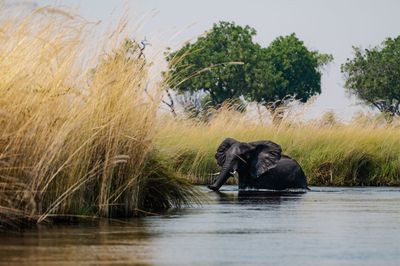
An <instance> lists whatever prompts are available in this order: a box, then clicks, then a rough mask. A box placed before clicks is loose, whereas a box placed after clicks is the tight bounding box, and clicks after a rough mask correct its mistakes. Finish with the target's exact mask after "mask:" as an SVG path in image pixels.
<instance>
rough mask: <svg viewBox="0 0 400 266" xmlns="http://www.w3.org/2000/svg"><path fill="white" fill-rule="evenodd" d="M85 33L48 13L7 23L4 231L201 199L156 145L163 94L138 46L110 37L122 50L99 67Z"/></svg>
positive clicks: (74, 21) (1, 79) (0, 88)
mask: <svg viewBox="0 0 400 266" xmlns="http://www.w3.org/2000/svg"><path fill="white" fill-rule="evenodd" d="M122 26H123V25H122ZM89 28H90V27H89ZM121 28H123V27H121ZM88 30H90V29H88V25H87V23H85V22H84V21H82V20H81V19H79V18H76V17H74V16H73V15H70V14H68V13H66V12H65V11H62V10H55V9H46V8H44V9H39V10H36V11H35V12H34V13H32V14H30V15H28V16H26V17H23V18H20V17H17V18H10V19H4V17H3V19H2V20H1V22H0V95H1V96H0V225H1V226H2V227H6V226H16V227H18V226H19V225H21V223H24V222H27V221H31V222H41V221H44V220H48V218H49V217H54V216H63V217H75V216H82V217H83V216H95V217H98V216H101V217H116V216H131V215H135V214H139V213H141V212H143V211H148V210H154V209H163V208H168V207H171V206H180V205H182V204H188V203H191V202H196V200H198V198H197V196H198V194H197V192H196V191H195V190H194V189H193V188H192V187H191V186H190V184H189V183H188V182H187V181H185V180H184V179H182V178H180V177H179V176H178V175H177V174H176V173H175V172H173V171H171V170H170V169H169V165H168V164H167V163H166V162H164V161H162V157H161V156H159V153H158V152H157V150H156V149H155V147H154V143H153V139H154V136H155V119H156V113H157V110H158V107H159V103H160V99H161V86H156V87H155V88H147V86H148V84H149V76H148V67H149V63H148V62H146V60H145V59H144V57H143V55H142V54H141V51H140V47H139V46H138V45H136V43H135V42H132V41H130V42H128V41H126V42H125V43H124V42H121V41H118V38H116V37H111V39H112V40H110V42H112V43H115V45H114V44H112V45H111V46H113V47H112V48H110V49H108V48H106V47H107V45H108V46H110V45H109V44H104V47H105V48H104V49H103V50H102V51H103V52H102V54H100V55H99V56H98V59H95V60H92V59H91V58H88V56H87V54H84V53H83V51H89V50H88V49H87V47H85V45H87V42H86V40H85V36H87V35H88ZM119 30H120V29H117V30H116V32H114V33H113V34H111V35H110V36H119V35H120V34H121V32H119ZM88 60H89V61H90V60H92V61H94V62H95V64H93V66H92V67H89V66H90V64H87V63H85V62H87V61H88Z"/></svg>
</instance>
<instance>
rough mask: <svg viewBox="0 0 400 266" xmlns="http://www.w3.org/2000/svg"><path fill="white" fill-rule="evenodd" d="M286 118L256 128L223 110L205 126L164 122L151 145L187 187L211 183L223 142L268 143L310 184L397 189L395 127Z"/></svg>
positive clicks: (399, 148)
mask: <svg viewBox="0 0 400 266" xmlns="http://www.w3.org/2000/svg"><path fill="white" fill-rule="evenodd" d="M296 121H298V119H296V118H295V117H294V118H291V117H287V118H286V119H285V120H284V121H283V122H282V123H281V124H280V126H272V125H271V124H269V123H261V122H260V121H259V120H257V119H254V117H249V116H248V115H247V114H245V113H238V112H235V111H233V110H230V109H229V108H223V109H222V110H220V111H218V112H216V113H215V114H214V115H213V118H212V119H211V120H210V121H209V122H207V123H203V122H194V121H191V120H186V119H182V120H171V119H167V118H166V119H164V120H163V122H162V123H161V124H160V125H159V131H158V136H157V146H158V147H160V148H161V147H162V151H163V152H164V153H165V154H169V156H170V158H171V161H174V162H175V163H174V165H175V168H176V169H177V170H178V171H180V172H182V173H185V174H188V177H189V179H190V180H191V181H192V182H195V183H198V184H204V183H208V182H211V179H212V178H213V176H211V173H213V172H218V167H217V165H216V162H215V159H214V154H215V151H216V148H217V147H218V145H219V144H220V143H221V141H222V140H223V139H224V138H226V137H233V138H236V139H238V140H241V141H255V140H262V139H267V140H272V141H275V142H277V143H279V144H280V145H281V146H282V148H283V151H284V153H286V154H288V155H290V156H292V157H293V158H295V159H296V160H298V161H299V163H300V164H301V165H302V167H303V168H304V170H305V173H306V175H307V176H308V178H309V182H310V184H311V185H338V186H344V185H400V137H399V136H400V127H398V125H397V124H396V123H395V122H396V121H395V122H393V123H392V124H391V125H382V122H381V120H376V121H372V120H371V119H368V118H366V117H365V118H364V119H361V117H359V118H358V119H357V121H353V122H352V123H350V124H341V123H339V122H336V121H335V119H333V118H332V115H330V114H328V115H326V116H325V117H324V119H320V120H315V121H311V122H296Z"/></svg>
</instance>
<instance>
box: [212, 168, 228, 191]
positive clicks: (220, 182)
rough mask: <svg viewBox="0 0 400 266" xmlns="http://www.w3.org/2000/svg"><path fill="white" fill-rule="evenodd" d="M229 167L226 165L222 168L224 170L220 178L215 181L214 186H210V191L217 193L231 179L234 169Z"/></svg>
mask: <svg viewBox="0 0 400 266" xmlns="http://www.w3.org/2000/svg"><path fill="white" fill-rule="evenodd" d="M230 168H231V167H229V165H227V164H225V165H224V166H223V167H222V170H221V172H220V174H219V176H218V178H217V179H216V180H215V182H214V184H212V185H211V186H209V188H210V189H212V190H215V191H217V190H218V189H219V188H220V187H221V186H222V185H223V184H225V182H226V181H227V180H228V178H229V177H231V176H232V173H231V172H232V169H230Z"/></svg>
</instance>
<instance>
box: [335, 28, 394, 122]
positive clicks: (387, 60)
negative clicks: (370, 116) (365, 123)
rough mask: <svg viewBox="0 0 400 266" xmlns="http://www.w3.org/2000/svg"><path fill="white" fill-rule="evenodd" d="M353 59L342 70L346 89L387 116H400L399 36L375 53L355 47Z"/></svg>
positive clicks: (372, 50)
mask: <svg viewBox="0 0 400 266" xmlns="http://www.w3.org/2000/svg"><path fill="white" fill-rule="evenodd" d="M353 50H354V58H353V59H347V61H346V63H345V64H343V65H342V66H341V71H342V72H343V73H344V74H345V78H346V83H345V87H346V88H347V89H348V91H349V92H350V93H352V94H355V95H356V96H358V98H360V99H361V100H362V101H364V102H365V103H367V104H370V105H373V106H375V107H376V108H378V110H379V111H381V112H382V113H384V114H388V115H389V116H400V36H398V37H397V38H395V39H391V38H388V39H386V40H385V41H384V42H383V43H382V46H381V47H380V46H377V47H374V48H373V49H365V50H364V51H363V50H362V49H361V48H359V47H353Z"/></svg>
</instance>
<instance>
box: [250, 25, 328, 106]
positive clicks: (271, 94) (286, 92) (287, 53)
mask: <svg viewBox="0 0 400 266" xmlns="http://www.w3.org/2000/svg"><path fill="white" fill-rule="evenodd" d="M262 52H263V54H262V56H263V57H262V60H260V61H261V62H259V63H260V64H262V66H261V67H259V68H258V69H260V70H261V77H256V78H255V80H256V81H263V82H264V83H265V84H264V86H254V87H253V88H252V89H251V90H249V91H248V92H247V98H248V99H249V100H251V101H256V102H262V103H268V102H275V103H277V104H276V106H280V105H282V104H283V102H282V99H284V98H285V97H287V96H291V97H294V98H295V99H297V100H300V101H301V102H306V101H307V100H308V99H309V98H310V97H311V96H314V95H316V94H320V93H321V71H320V69H321V66H323V65H324V64H326V63H328V62H329V61H331V60H332V59H333V58H332V56H331V55H327V54H320V53H318V52H317V51H310V50H309V49H307V47H306V46H305V45H304V43H303V42H302V41H300V40H299V39H298V38H297V37H296V35H295V34H294V33H293V34H291V35H288V36H284V37H283V36H280V37H278V38H276V39H275V40H274V41H273V42H272V43H271V44H270V45H269V46H268V47H267V48H264V49H263V51H262Z"/></svg>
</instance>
